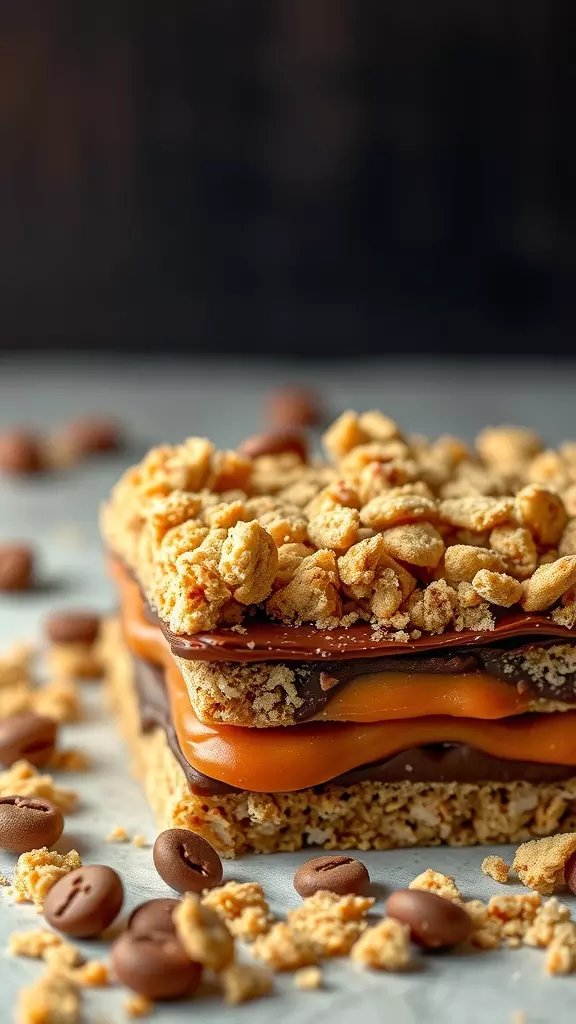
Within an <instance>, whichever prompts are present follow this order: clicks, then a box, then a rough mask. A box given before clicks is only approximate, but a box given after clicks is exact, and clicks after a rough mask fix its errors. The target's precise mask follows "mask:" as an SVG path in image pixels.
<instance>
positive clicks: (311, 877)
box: [294, 854, 370, 896]
mask: <svg viewBox="0 0 576 1024" xmlns="http://www.w3.org/2000/svg"><path fill="white" fill-rule="evenodd" d="M369 885H370V875H369V874H368V871H367V869H366V868H365V867H364V864H361V863H360V861H359V860H355V858H354V857H346V856H345V855H342V856H341V855H340V854H333V855H332V856H329V857H314V859H313V860H307V861H306V863H305V864H302V865H301V866H300V867H299V868H298V870H297V872H296V874H295V875H294V888H295V889H296V892H297V893H299V894H300V896H312V895H313V894H314V893H315V892H319V891H320V890H321V889H325V890H328V892H336V893H338V895H339V896H344V895H346V893H355V894H356V895H357V896H362V895H363V894H364V893H365V892H367V891H368V886H369Z"/></svg>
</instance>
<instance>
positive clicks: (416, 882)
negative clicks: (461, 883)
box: [408, 868, 462, 900]
mask: <svg viewBox="0 0 576 1024" xmlns="http://www.w3.org/2000/svg"><path fill="white" fill-rule="evenodd" d="M408 888H409V889H422V890H424V891H425V892H433V893H436V895H437V896H442V897H443V899H445V900H461V899H462V893H461V892H460V890H459V889H458V887H457V885H456V883H455V881H454V879H453V878H452V876H451V875H443V874H442V872H441V871H434V870H433V869H432V868H426V871H423V872H422V874H420V875H417V876H416V878H413V879H412V881H411V882H410V884H409V886H408Z"/></svg>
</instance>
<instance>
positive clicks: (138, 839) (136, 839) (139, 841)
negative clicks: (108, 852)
mask: <svg viewBox="0 0 576 1024" xmlns="http://www.w3.org/2000/svg"><path fill="white" fill-rule="evenodd" d="M132 845H133V846H136V847H138V849H139V850H141V849H143V847H145V846H148V840H147V839H146V836H141V835H139V834H138V833H137V834H136V835H135V836H132Z"/></svg>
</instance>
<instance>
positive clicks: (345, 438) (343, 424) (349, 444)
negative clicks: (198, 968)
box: [322, 410, 370, 461]
mask: <svg viewBox="0 0 576 1024" xmlns="http://www.w3.org/2000/svg"><path fill="white" fill-rule="evenodd" d="M369 440H370V435H369V434H368V432H367V431H366V430H364V429H363V427H362V426H361V424H360V418H359V416H358V414H357V413H355V412H352V411H351V410H349V411H347V412H343V413H342V415H341V416H339V417H338V419H337V420H335V421H334V423H333V424H332V425H331V426H330V427H329V428H328V430H327V431H326V432H325V433H324V434H323V435H322V444H323V445H324V447H325V449H326V451H327V452H328V454H329V455H330V456H331V457H332V458H333V459H334V460H335V461H337V460H338V459H340V458H341V457H342V456H343V455H346V454H347V453H348V452H349V451H351V450H352V449H353V448H356V447H357V446H358V445H360V444H365V443H366V441H369Z"/></svg>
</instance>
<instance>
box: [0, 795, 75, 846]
mask: <svg viewBox="0 0 576 1024" xmlns="http://www.w3.org/2000/svg"><path fill="white" fill-rule="evenodd" d="M63 829H64V818H63V817H62V811H60V810H58V808H57V807H54V804H51V803H50V801H49V800H42V799H40V797H37V796H3V797H0V848H1V849H3V850H10V851H11V852H12V853H27V852H28V850H37V849H39V848H40V847H42V846H53V844H54V843H56V842H57V841H58V840H59V839H60V836H61V835H62V831H63Z"/></svg>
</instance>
